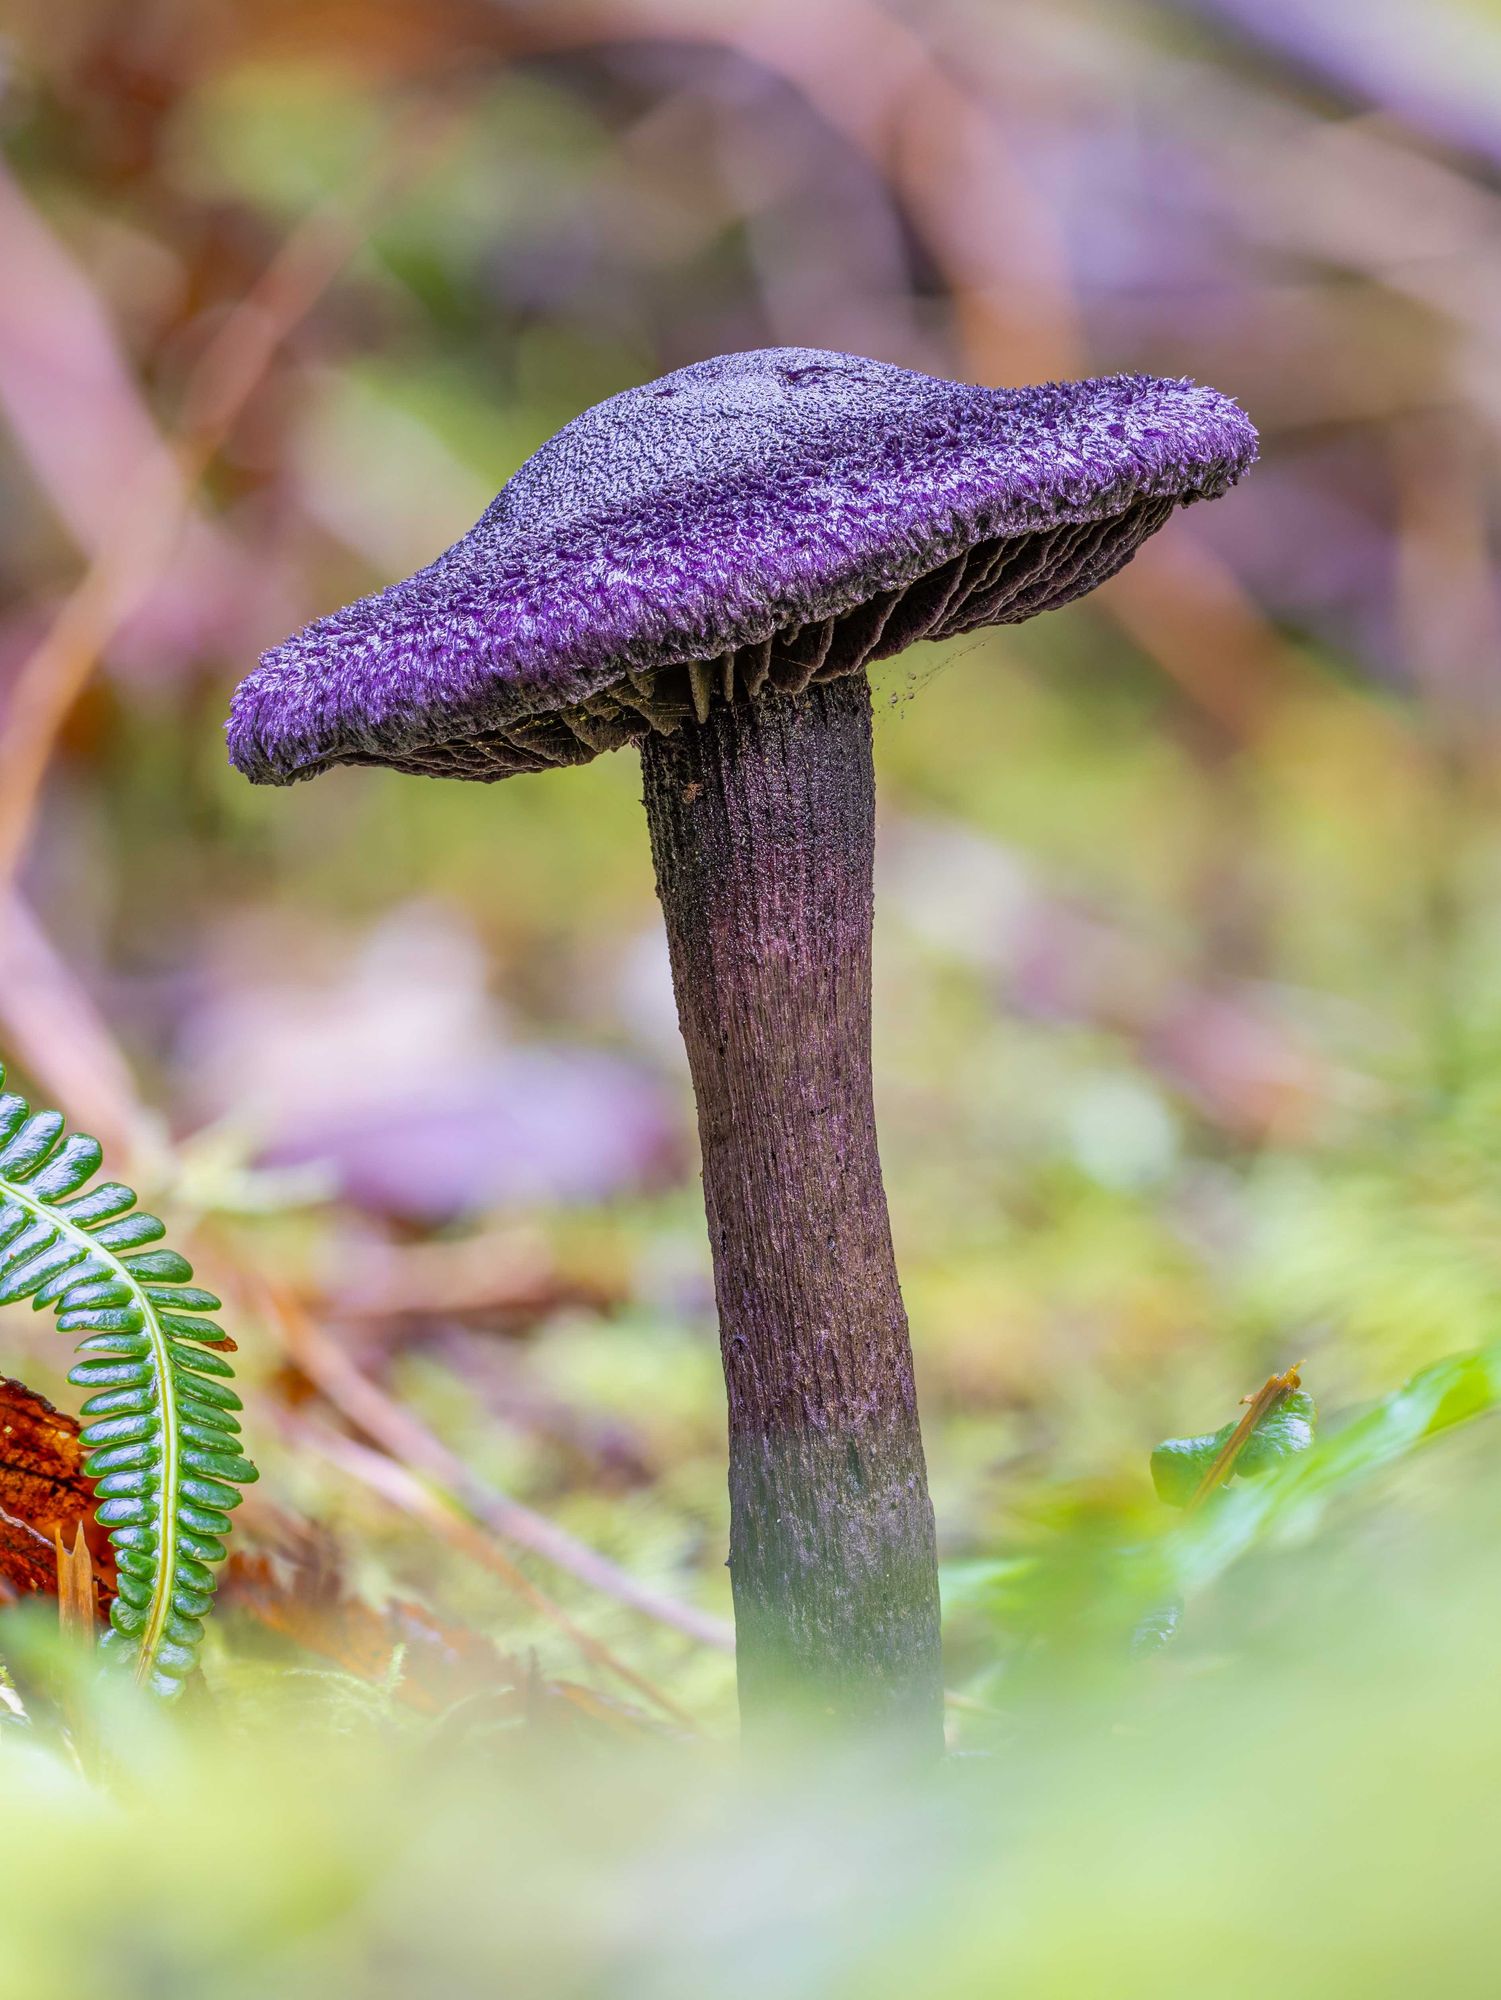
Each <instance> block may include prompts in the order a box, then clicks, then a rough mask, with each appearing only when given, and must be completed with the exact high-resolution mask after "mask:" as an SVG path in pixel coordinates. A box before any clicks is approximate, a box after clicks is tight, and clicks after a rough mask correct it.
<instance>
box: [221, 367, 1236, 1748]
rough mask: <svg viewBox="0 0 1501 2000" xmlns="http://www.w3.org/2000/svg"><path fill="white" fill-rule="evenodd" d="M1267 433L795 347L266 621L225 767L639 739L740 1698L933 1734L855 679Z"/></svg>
mask: <svg viewBox="0 0 1501 2000" xmlns="http://www.w3.org/2000/svg"><path fill="white" fill-rule="evenodd" d="M1255 453H1256V436H1255V432H1254V431H1253V430H1252V428H1251V425H1250V423H1249V422H1248V421H1247V419H1246V417H1245V416H1244V414H1243V413H1242V412H1241V411H1240V409H1239V408H1237V406H1236V405H1235V404H1234V403H1232V402H1230V401H1229V400H1228V399H1227V398H1225V397H1224V396H1221V395H1218V394H1216V393H1215V392H1214V391H1213V390H1211V389H1203V388H1198V387H1196V386H1195V385H1193V384H1192V383H1189V382H1182V381H1157V380H1153V379H1150V378H1147V377H1142V376H1115V377H1111V378H1108V379H1104V380H1100V381H1092V382H1073V383H1062V384H1051V385H1048V386H1046V387H1042V388H1032V389H1020V390H996V389H985V388H975V387H970V386H967V385H965V384H960V383H954V382H945V381H939V380H935V379H934V378H932V377H930V376H925V375H917V374H911V373H909V372H907V371H906V370H904V369H900V368H893V367H889V366H887V365H885V364H884V363H881V362H876V361H867V360H862V359H860V358H858V357H856V356H853V355H845V354H830V353H823V352H821V351H817V350H811V349H804V348H777V349H771V350H768V351H766V352H763V353H754V354H733V355H726V356H722V357H720V358H719V359H717V360H713V361H704V362H700V363H698V364H697V365H696V366H694V367H691V368H684V369H680V370H679V371H678V372H677V373H675V374H672V375H667V376H664V377H663V378H662V379H661V380H660V381H657V382H651V383H648V384H646V385H645V386H644V387H642V388H638V389H631V390H628V391H627V392H626V393H624V394H623V395H619V396H615V397H612V398H611V399H610V400H609V401H608V402H605V403H601V404H600V405H599V406H598V407H597V408H595V409H591V410H587V411H585V412H584V414H583V415H582V416H580V417H577V418H575V419H574V421H573V422H572V423H570V424H568V425H567V426H566V427H565V428H564V429H563V430H562V431H560V432H559V433H558V435H557V436H556V437H555V438H553V439H552V440H551V442H550V443H548V444H546V445H544V446H543V447H542V449H541V450H540V451H539V452H538V453H537V454H536V455H535V456H534V457H533V458H531V459H529V460H528V462H527V463H526V464H525V465H524V466H523V467H522V468H521V470H520V471H519V472H517V473H516V475H515V476H514V477H513V478H512V479H511V480H510V481H509V482H508V483H507V485H506V486H505V487H504V488H503V489H502V491H501V493H500V495H499V497H498V498H497V499H496V500H495V502H494V503H493V505H492V506H491V507H490V508H489V509H488V511H487V512H486V513H485V515H484V516H483V518H482V519H481V520H480V521H479V523H478V524H477V525H476V526H475V527H474V528H473V529H471V530H470V532H469V533H468V534H467V535H465V536H464V538H463V539H462V540H461V541H459V542H457V543H456V544H455V545H454V547H453V548H451V549H449V550H448V552H447V553H446V554H445V555H442V556H440V557H439V558H438V560H437V561H436V562H435V563H433V564H431V565H430V566H429V567H428V568H427V569H425V570H422V571H420V572H419V573H418V574H417V575H416V576H414V577H411V578H409V579H408V580H407V581H406V582H405V583H398V584H396V585H394V586H393V587H392V588H390V589H389V590H385V591H382V592H381V593H380V594H379V595H377V596H374V597H369V598H365V599H363V600H361V601H360V602H359V603H358V604H354V605H351V606H350V607H348V608H347V609H346V610H343V611H338V612H335V613H334V614H333V615H332V616H330V617H327V618H322V619H319V620H318V621H316V622H315V623H314V624H312V625H310V626H308V628H307V629H306V630H305V631H304V632H301V633H300V634H298V635H297V636H296V637H295V638H292V639H289V640H288V641H287V642H286V643H285V644H284V645H281V646H278V647H275V648H273V650H272V651H270V652H269V653H267V654H266V655H265V657H264V658H263V660H262V661H261V664H260V667H259V669H258V670H257V671H256V672H255V673H253V674H251V675H250V677H249V678H248V679H247V680H246V681H245V682H244V684H243V686H242V687H241V688H240V690H239V692H238V694H237V695H236V698H235V703H234V712H233V716H232V718H231V722H230V728H229V740H230V749H231V754H232V756H233V759H234V762H235V763H236V764H237V765H238V766H239V768H240V769H241V770H242V771H244V772H245V773H246V774H247V775H248V776H249V777H251V778H253V779H255V780H256V781H258V782H261V783H268V784H289V783H292V782H293V781H295V780H296V779H299V778H307V777H312V776H313V775H315V774H316V773H317V772H319V771H321V770H324V769H326V768H327V767H328V766H330V765H333V764H384V765H389V766H392V767H393V768H395V769H397V770H401V771H412V772H420V773H425V774H428V775H431V776H439V777H458V778H475V779H479V780H482V781H488V780H493V779H496V778H505V777H510V776H511V775H512V774H513V773H516V772H521V771H540V770H545V769H548V768H550V767H552V766H554V765H561V764H581V763H584V762H587V761H588V759H590V758H591V757H594V756H595V755H597V754H598V753H599V752H600V751H603V750H614V749H617V748H619V747H621V746H623V745H625V744H627V743H635V744H638V745H639V746H640V751H641V763H642V772H643V776H644V781H645V804H646V814H647V820H648V824H649V827H650V831H651V843H652V853H653V856H654V859H655V862H656V871H657V885H658V890H659V893H660V896H661V901H662V907H663V911H664V913H665V916H666V921H667V932H668V939H669V943H670V946H671V956H672V969H673V979H674V984H675V987H676V991H677V1001H678V1012H679V1018H680V1020H681V1023H682V1030H683V1039H684V1041H685V1043H686V1044H687V1050H688V1060H689V1065H690V1068H691V1071H692V1076H693V1083H694V1089H695V1092H696V1095H697V1100H698V1116H699V1131H700V1136H701V1140H702V1150H703V1174H704V1199H705V1207H706V1209H707V1212H708V1221H709V1234H710V1238H711V1243H712V1249H713V1258H714V1275H715V1287H716V1294H717V1298H718V1304H719V1317H720V1330H721V1340H722V1346H723V1353H724V1366H725V1376H726V1380H727V1383H728V1387H729V1411H730V1495H731V1530H730V1570H731V1578H732V1583H733V1588H734V1598H735V1614H736V1624H737V1633H738V1656H739V1678H740V1699H741V1713H742V1718H743V1720H744V1722H745V1723H746V1725H747V1726H748V1727H749V1728H751V1729H752V1730H754V1729H757V1728H760V1727H764V1726H765V1725H767V1724H768V1723H769V1722H770V1721H771V1720H772V1719H773V1718H774V1717H776V1716H777V1715H779V1714H780V1713H782V1712H784V1711H785V1710H786V1708H787V1707H788V1705H789V1704H792V1705H794V1706H796V1707H797V1708H798V1709H800V1710H802V1711H803V1712H807V1711H809V1710H811V1711H812V1712H813V1713H814V1714H816V1715H818V1716H821V1717H824V1718H827V1719H829V1720H831V1721H838V1722H842V1723H850V1724H866V1723H874V1724H878V1725H880V1726H881V1727H882V1728H884V1729H889V1730H891V1731H892V1732H894V1733H895V1734H896V1735H897V1736H898V1737H899V1738H901V1739H902V1740H904V1741H905V1742H906V1743H907V1744H908V1745H910V1746H911V1747H912V1748H913V1749H915V1750H917V1751H918V1752H919V1753H928V1752H936V1750H937V1749H938V1748H939V1746H940V1745H941V1741H942V1734H941V1720H942V1678H941V1660H940V1651H939V1636H938V1583H937V1569H936V1560H935V1550H934V1534H933V1513H932V1507H931V1504H930V1502H929V1499H928V1490H927V1478H926V1472H925V1468H924V1463H923V1448H922V1439H921V1435H920V1432H919V1428H918V1417H917V1405H916V1398H915V1395H914V1390H913V1378H912V1353H911V1347H910V1344H909V1341H908V1335H907V1321H906V1315H905V1312H904V1310H903V1307H902V1298H901V1292H900V1289H899V1287H898V1283H897V1274H896V1267H895V1262H894V1259H893V1255H892V1247H891V1233H890V1225H889V1222H888V1218H887V1209H886V1196H885V1191H884V1189H883V1187H882V1182H881V1167H880V1160H879V1158H878V1155H877V1150H876V1132H875V1119H874V1112H873V1109H872V1101H871V1066H870V949H871V914H872V904H871V891H872V853H873V835H874V802H875V792H874V775H873V770H872V764H871V727H870V693H869V687H868V684H867V681H866V676H865V669H866V668H867V667H869V666H870V665H871V664H872V663H873V662H875V661H877V660H881V659H885V658H888V657H890V656H891V655H892V654H894V653H899V652H901V651H902V650H903V648H905V647H907V646H909V645H911V644H912V643H913V642H914V641H915V640H917V639H937V638H948V637H951V636H952V635H954V634H955V633H960V632H967V631H971V630H973V629H974V628H976V627H978V626H984V625H997V624H1010V623H1016V622H1018V621H1019V620H1021V619H1024V618H1029V617H1031V616H1033V614H1034V613H1036V612H1039V611H1046V610H1049V609H1051V608H1053V607H1054V606H1056V605H1060V604H1065V603H1067V602H1068V601H1069V600H1070V599H1072V598H1075V597H1078V596H1080V595H1082V593H1083V592H1085V591H1087V590H1090V589H1092V588H1093V587H1094V586H1095V585H1096V584H1097V583H1100V582H1102V581H1103V580H1104V579H1105V578H1106V577H1108V576H1110V575H1112V574H1113V573H1114V572H1115V571H1116V570H1118V569H1119V568H1120V567H1121V566H1122V564H1123V563H1125V562H1127V561H1128V560H1129V559H1130V557H1131V555H1132V553H1133V552H1134V551H1135V549H1136V548H1137V547H1138V546H1139V545H1140V543H1141V542H1142V541H1143V540H1145V538H1146V537H1147V536H1148V535H1150V534H1152V533H1153V532H1154V531H1155V530H1156V529H1158V528H1160V527H1161V526H1162V525H1163V523H1164V522H1165V521H1166V520H1167V518H1168V516H1169V515H1170V514H1171V513H1172V511H1173V509H1174V507H1176V506H1178V505H1180V504H1184V503H1187V502H1189V501H1192V500H1199V499H1208V498H1212V497H1213V496H1215V495H1217V494H1219V493H1222V492H1224V491H1225V490H1226V488H1227V487H1229V486H1230V485H1232V484H1233V483H1234V481H1235V480H1236V479H1237V478H1238V477H1239V476H1240V475H1241V474H1242V473H1243V472H1244V471H1245V470H1246V469H1247V467H1248V466H1249V465H1250V464H1251V463H1252V460H1253V459H1254V457H1255Z"/></svg>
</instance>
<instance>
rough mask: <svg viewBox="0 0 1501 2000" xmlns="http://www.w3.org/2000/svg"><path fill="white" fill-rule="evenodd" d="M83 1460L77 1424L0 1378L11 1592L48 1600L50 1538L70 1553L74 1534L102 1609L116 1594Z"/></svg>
mask: <svg viewBox="0 0 1501 2000" xmlns="http://www.w3.org/2000/svg"><path fill="white" fill-rule="evenodd" d="M83 1458H84V1452H83V1446H82V1444H81V1442H80V1440H79V1436H78V1419H77V1418H76V1417H70V1416H69V1415H68V1414H67V1413H66V1412H65V1411H63V1410H58V1409H54V1408H53V1406H52V1404H51V1403H49V1402H48V1401H47V1398H46V1397H45V1396H42V1395H39V1394H38V1393H37V1391H36V1390H35V1389H28V1388H27V1386H26V1384H25V1383H24V1382H15V1381H12V1380H11V1379H10V1377H8V1376H4V1375H0V1516H3V1520H0V1577H3V1578H4V1580H5V1582H6V1583H8V1584H9V1585H10V1587H11V1589H12V1591H13V1592H15V1593H17V1594H25V1593H29V1592H34V1591H43V1592H45V1593H46V1594H47V1595H49V1596H55V1595H56V1594H57V1588H58V1559H57V1553H56V1549H55V1547H54V1537H56V1538H57V1540H58V1541H59V1542H60V1543H61V1545H62V1546H63V1547H64V1548H66V1549H72V1548H73V1547H74V1545H75V1541H76V1538H77V1535H78V1532H79V1530H80V1528H81V1529H82V1531H83V1540H84V1544H85V1547H86V1548H87V1551H88V1555H89V1557H90V1560H91V1567H92V1570H93V1578H94V1592H95V1598H96V1602H97V1604H98V1606H99V1607H100V1608H101V1609H102V1608H103V1607H104V1606H106V1605H107V1604H108V1603H109V1602H110V1600H111V1599H112V1598H113V1597H114V1594H115V1559H114V1550H113V1549H112V1548H111V1547H110V1544H109V1537H108V1535H107V1533H106V1532H105V1531H104V1530H103V1529H102V1528H100V1527H99V1525H98V1523H97V1522H96V1521H95V1519H94V1491H93V1486H92V1483H91V1482H90V1481H89V1480H88V1479H86V1478H85V1477H84V1473H83Z"/></svg>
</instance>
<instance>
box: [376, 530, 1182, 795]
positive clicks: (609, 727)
mask: <svg viewBox="0 0 1501 2000" xmlns="http://www.w3.org/2000/svg"><path fill="white" fill-rule="evenodd" d="M1177 504H1178V501H1177V499H1176V498H1175V497H1172V496H1169V497H1166V498H1161V497H1154V498H1150V499H1143V500H1139V501H1137V502H1136V503H1135V504H1134V505H1133V506H1131V507H1129V508H1127V509H1125V510H1124V511H1122V512H1121V513H1118V514H1111V515H1108V516H1107V517H1106V518H1105V519H1104V520H1099V521H1085V522H1071V523H1066V524H1063V525H1061V526H1059V527H1057V528H1054V529H1052V530H1051V531H1048V532H1042V533H1039V532H1036V531H1033V532H1031V533H1028V534H1025V535H1010V536H999V537H996V538H995V539H993V540H991V541H986V542H977V543H975V545H974V546H973V547H971V548H969V549H966V550H964V551H963V552H962V553H961V554H959V555H957V556H954V557H951V558H950V559H949V560H948V561H947V562H944V563H941V564H939V565H938V566H937V567H936V568H934V569H931V570H928V571H927V572H926V573H925V574H923V575H920V576H918V577H916V578H914V579H913V581H912V582H910V583H907V584H904V585H902V586H901V587H899V588H897V589H894V590H887V591H882V592H880V593H878V594H877V595H875V596H873V597H870V598H867V599H866V600H864V601H863V602H862V603H860V604H857V605H855V606H854V607H853V608H852V609H850V610H848V611H845V612H842V613H840V614H839V615H837V616H835V617H832V618H825V619H821V620H817V621H815V622H814V623H811V624H805V625H801V626H794V627H790V628H788V629H786V630H784V631H781V632H777V633H774V634H773V635H772V636H771V637H770V638H769V639H765V640H762V641H761V642H760V643H759V644H756V645H749V646H741V647H739V648H738V649H736V650H734V651H730V652H725V653H721V654H719V655H718V656H717V657H715V658H712V659H702V660H689V661H685V662H681V663H677V664H673V665H670V666H661V667H656V668H653V669H651V670H649V671H644V672H630V673H627V674H626V675H624V676H623V677H622V678H621V679H620V680H619V681H616V682H613V683H611V685H610V686H609V687H607V688H604V689H602V690H601V691H600V692H599V693H598V694H595V695H591V696H590V697H589V698H588V699H587V700H586V701H582V702H579V703H577V704H576V705H574V706H572V707H569V708H560V709H554V710H551V711H550V712H548V713H546V714H543V715H537V716H531V717H528V718H526V719H524V720H521V721H517V722H512V723H509V724H507V725H506V727H504V728H489V729H486V730H483V731H481V732H476V733H474V734H469V735H456V736H453V737H451V738H448V739H446V740H443V741H438V742H431V743H426V744H423V745H420V746H417V747H413V748H410V749H407V750H405V751H402V752H399V753H393V752H389V751H383V752H381V753H380V754H379V755H361V754H358V753H356V754H353V755H349V756H345V757H343V758H341V759H340V760H339V761H341V762H344V763H349V764H380V765H384V766H386V767H388V768H390V769H393V770H397V771H408V772H411V773H413V774H415V775H418V776H424V777H444V778H469V779H474V780H477V781H478V782H480V783H491V782H494V780H496V779H498V778H509V777H513V776H516V775H518V774H519V773H522V772H526V771H545V770H549V769H552V768H553V767H555V766H559V765H568V764H587V763H588V762H589V761H590V760H591V759H592V758H594V757H597V756H599V755H600V753H601V752H603V751H606V750H618V749H621V748H623V747H624V746H625V745H626V744H628V743H635V742H639V741H640V739H641V738H642V737H643V736H645V735H647V734H648V733H649V732H651V731H654V730H655V731H658V732H660V733H661V734H663V735H671V734H672V733H673V732H674V731H676V730H677V729H678V728H679V727H680V726H681V725H682V724H683V723H684V722H686V721H688V720H689V719H690V718H696V719H697V720H698V721H699V722H704V721H707V719H708V716H709V712H710V710H711V708H712V707H713V706H714V704H715V703H716V702H733V701H753V700H755V699H756V698H757V697H758V696H760V695H762V694H765V693H777V694H782V695H799V694H801V693H802V692H803V690H804V689H805V688H807V687H809V686H811V685H812V684H814V683H816V682H821V681H832V680H838V679H840V678H841V677H842V676H844V675H846V674H854V673H859V672H861V671H862V670H863V669H864V668H866V667H869V666H872V665H874V664H875V663H876V661H878V660H885V659H890V658H891V657H892V656H893V655H894V654H897V653H901V652H904V651H905V650H906V648H907V647H908V646H911V645H914V644H915V643H916V642H917V641H918V640H919V639H952V638H955V637H957V636H958V635H959V634H961V633H964V632H971V631H974V630H976V629H977V628H979V627H981V626H985V625H1016V624H1020V623H1021V621H1022V620H1023V619H1026V618H1031V617H1034V616H1035V615H1036V614H1037V613H1038V612H1040V611H1048V610H1052V609H1054V608H1056V607H1057V606H1059V605H1062V604H1067V603H1069V602H1070V601H1071V600H1072V599H1074V598H1076V597H1082V596H1083V595H1084V594H1085V593H1086V592H1087V591H1090V590H1093V589H1094V587H1095V586H1096V585H1097V584H1100V583H1103V582H1104V581H1105V580H1106V578H1107V577H1110V576H1113V575H1114V574H1115V572H1116V571H1117V570H1118V569H1120V568H1122V567H1123V566H1124V565H1125V564H1126V563H1127V562H1129V561H1130V559H1131V557H1132V556H1133V555H1134V554H1135V553H1136V551H1137V549H1138V548H1139V547H1140V546H1141V544H1142V543H1143V542H1144V541H1145V540H1146V539H1147V538H1148V536H1150V535H1153V534H1155V533H1156V531H1157V530H1158V529H1159V528H1160V527H1161V526H1162V525H1163V523H1164V522H1165V521H1166V520H1167V519H1168V517H1169V515H1170V514H1171V513H1172V511H1173V508H1174V507H1175V506H1176V505H1177Z"/></svg>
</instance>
